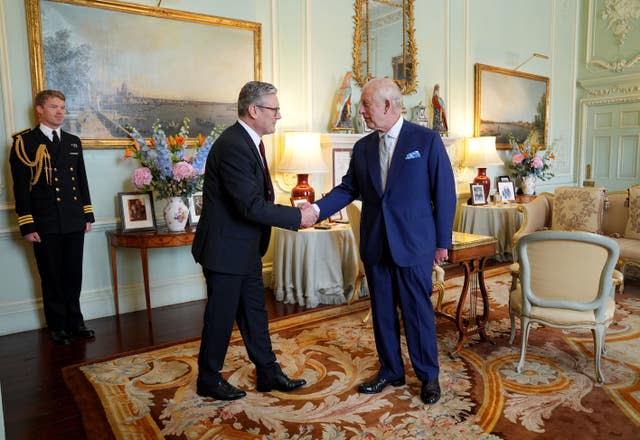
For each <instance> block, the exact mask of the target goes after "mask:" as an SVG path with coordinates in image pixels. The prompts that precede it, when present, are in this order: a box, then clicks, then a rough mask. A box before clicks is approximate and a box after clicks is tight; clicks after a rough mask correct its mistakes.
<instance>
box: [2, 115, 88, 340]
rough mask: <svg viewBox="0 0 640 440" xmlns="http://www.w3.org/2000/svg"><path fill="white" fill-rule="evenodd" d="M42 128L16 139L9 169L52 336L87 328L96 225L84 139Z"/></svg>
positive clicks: (21, 226) (30, 130)
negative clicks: (85, 268) (90, 226)
mask: <svg viewBox="0 0 640 440" xmlns="http://www.w3.org/2000/svg"><path fill="white" fill-rule="evenodd" d="M43 131H47V132H48V135H49V136H51V134H52V133H51V130H50V129H48V127H44V126H42V125H41V126H39V127H36V128H33V129H27V130H24V131H22V132H20V133H17V134H14V135H13V146H12V147H11V154H10V158H9V160H10V164H11V174H12V176H13V192H14V197H15V201H16V213H17V214H18V225H19V226H20V233H21V234H22V235H23V236H25V235H27V234H30V233H32V232H37V233H38V234H39V235H40V239H41V242H40V243H33V250H34V254H35V258H36V264H37V267H38V272H39V273H40V282H41V286H42V299H43V304H44V315H45V319H46V322H47V326H48V327H49V329H50V330H51V331H67V332H71V333H73V332H75V331H77V330H78V329H79V328H82V327H84V320H83V317H82V312H81V311H80V290H81V285H82V255H83V248H84V234H85V228H86V223H93V222H94V221H95V218H94V215H93V207H92V206H91V198H90V196H89V186H88V183H87V175H86V171H85V166H84V159H83V157H82V144H81V142H80V138H78V137H77V136H74V135H72V134H70V133H67V132H64V131H62V130H60V129H58V134H57V136H59V142H54V140H57V139H55V138H54V140H52V138H51V137H48V136H47V135H45V133H44V132H43Z"/></svg>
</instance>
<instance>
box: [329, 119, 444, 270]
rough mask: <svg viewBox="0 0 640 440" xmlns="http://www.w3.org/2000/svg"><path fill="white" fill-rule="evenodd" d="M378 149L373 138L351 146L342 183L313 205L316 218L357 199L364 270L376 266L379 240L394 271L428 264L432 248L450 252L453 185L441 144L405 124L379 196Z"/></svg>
mask: <svg viewBox="0 0 640 440" xmlns="http://www.w3.org/2000/svg"><path fill="white" fill-rule="evenodd" d="M379 144H380V140H379V135H378V133H377V132H373V133H371V134H370V135H368V136H366V137H364V138H362V139H360V140H359V141H358V142H356V144H355V145H354V147H353V153H352V156H351V162H350V164H349V169H348V171H347V174H346V175H345V176H344V177H343V179H342V183H341V184H340V185H338V186H337V187H335V188H334V189H333V190H332V191H331V192H330V193H329V194H327V196H326V197H324V198H323V199H321V200H319V201H318V202H317V205H318V207H319V208H320V218H326V217H327V216H329V215H331V214H332V213H334V212H336V211H337V210H339V209H341V208H342V207H344V206H346V205H347V204H349V203H351V202H352V201H353V200H354V199H356V198H361V199H362V218H361V220H360V234H361V235H360V255H361V257H362V261H363V262H364V263H365V264H368V265H371V264H376V263H377V262H379V260H380V257H381V255H382V251H383V246H384V242H383V240H382V239H381V238H382V237H384V236H386V237H387V240H388V243H389V248H390V250H391V256H392V257H393V260H394V262H395V263H396V264H397V265H398V266H403V267H406V266H412V265H415V264H416V262H419V261H421V262H424V261H431V260H432V259H433V257H434V254H435V249H436V247H439V248H449V247H450V246H451V230H452V227H453V219H454V215H455V211H456V193H455V180H454V177H453V170H452V169H451V163H450V161H449V156H448V155H447V152H446V150H445V148H444V144H443V143H442V140H441V139H440V136H439V135H438V134H437V133H436V132H434V131H432V130H429V129H426V128H424V127H421V126H418V125H416V124H413V123H411V122H408V121H404V122H403V124H402V129H401V130H400V134H399V136H398V140H397V142H396V147H395V150H394V152H393V156H392V159H391V165H390V168H389V171H388V174H387V184H386V190H385V191H384V193H383V191H382V183H381V178H380V151H379V150H380V148H379Z"/></svg>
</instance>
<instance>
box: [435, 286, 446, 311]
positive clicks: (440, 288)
mask: <svg viewBox="0 0 640 440" xmlns="http://www.w3.org/2000/svg"><path fill="white" fill-rule="evenodd" d="M432 291H437V294H438V300H437V301H436V307H435V308H434V311H436V312H440V311H442V310H441V309H442V299H443V298H444V284H442V283H434V284H433V289H432Z"/></svg>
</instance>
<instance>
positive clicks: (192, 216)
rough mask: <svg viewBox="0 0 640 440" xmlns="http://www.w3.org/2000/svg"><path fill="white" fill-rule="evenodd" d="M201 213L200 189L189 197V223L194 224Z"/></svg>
mask: <svg viewBox="0 0 640 440" xmlns="http://www.w3.org/2000/svg"><path fill="white" fill-rule="evenodd" d="M201 213H202V191H198V192H195V193H193V194H192V195H191V196H190V197H189V224H190V225H192V226H193V225H196V224H198V221H200V214H201Z"/></svg>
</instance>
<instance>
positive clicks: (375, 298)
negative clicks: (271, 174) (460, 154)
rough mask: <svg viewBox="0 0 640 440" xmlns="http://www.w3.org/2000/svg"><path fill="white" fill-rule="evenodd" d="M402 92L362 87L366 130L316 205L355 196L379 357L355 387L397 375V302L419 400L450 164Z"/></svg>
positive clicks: (427, 381)
mask: <svg viewBox="0 0 640 440" xmlns="http://www.w3.org/2000/svg"><path fill="white" fill-rule="evenodd" d="M401 112H402V95H401V94H400V89H399V88H398V86H397V85H396V84H395V83H394V82H393V81H392V80H391V79H388V78H374V79H372V80H371V81H369V82H368V83H367V84H366V85H365V86H364V88H363V90H362V98H361V106H360V113H361V114H362V116H363V117H364V120H365V122H366V124H367V126H368V127H369V128H371V129H374V130H375V131H374V132H373V133H371V134H370V135H368V136H366V137H364V138H362V139H361V140H359V141H358V142H357V143H356V144H355V146H354V147H353V153H352V156H351V162H350V164H349V169H348V171H347V174H345V176H344V177H343V178H342V183H341V184H340V185H338V186H336V187H335V188H334V189H333V190H331V192H330V193H329V194H327V196H326V197H324V198H323V199H321V200H319V201H318V202H317V204H316V207H317V208H318V209H319V210H320V213H319V214H320V218H326V217H328V216H330V215H332V214H333V213H334V212H337V211H338V210H340V209H342V208H343V207H345V206H346V205H348V204H349V203H351V202H352V201H353V200H355V199H357V198H360V199H361V200H362V218H361V222H360V233H361V235H360V256H361V258H362V261H363V263H364V266H365V272H366V275H367V280H368V283H369V290H370V293H371V308H372V313H373V330H374V335H375V340H376V348H377V351H378V357H379V360H380V370H379V371H378V374H377V376H376V377H375V378H373V379H371V380H369V381H367V382H365V383H363V384H361V385H360V386H359V388H358V390H359V392H361V393H368V394H371V393H379V392H381V391H382V390H383V389H384V388H385V387H386V386H387V385H393V386H401V385H404V383H405V378H404V363H403V361H402V354H401V350H400V322H399V317H398V313H397V307H398V306H400V310H401V311H402V319H403V323H404V331H405V335H406V339H407V346H408V349H409V357H410V359H411V364H412V365H413V369H414V370H415V372H416V375H417V377H418V379H420V380H421V381H422V388H421V392H420V397H421V399H422V401H423V402H424V403H426V404H433V403H435V402H437V401H438V400H439V399H440V384H439V382H438V374H439V365H438V346H437V341H436V328H435V316H434V311H433V306H432V304H431V300H430V296H431V289H432V286H431V268H432V265H433V264H440V263H442V262H443V261H444V260H445V259H446V258H447V256H448V250H447V249H448V248H449V247H450V246H451V230H452V226H453V218H454V215H455V210H456V194H455V181H454V177H453V170H452V168H451V163H450V161H449V157H448V156H447V153H446V151H445V148H444V145H443V143H442V140H441V139H440V136H439V135H438V133H436V132H434V131H432V130H429V129H427V128H424V127H421V126H418V125H416V124H412V123H411V122H408V121H405V120H404V119H403V118H402V116H401Z"/></svg>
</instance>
